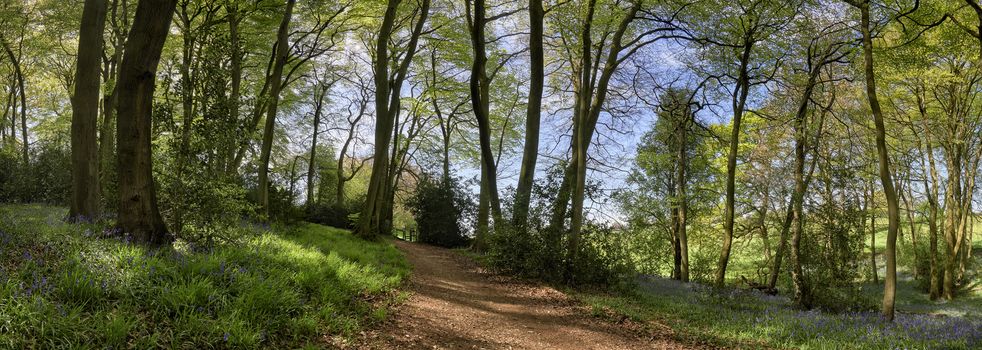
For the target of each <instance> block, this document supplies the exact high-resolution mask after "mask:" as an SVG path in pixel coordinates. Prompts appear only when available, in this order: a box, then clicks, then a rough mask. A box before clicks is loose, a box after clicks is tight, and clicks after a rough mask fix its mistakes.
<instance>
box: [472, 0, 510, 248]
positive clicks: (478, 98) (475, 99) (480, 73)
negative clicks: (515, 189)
mask: <svg viewBox="0 0 982 350" xmlns="http://www.w3.org/2000/svg"><path fill="white" fill-rule="evenodd" d="M465 4H466V6H467V8H468V11H467V21H468V22H469V24H470V29H471V46H472V48H473V50H474V61H473V65H472V66H471V77H470V92H471V106H472V108H473V110H474V117H475V119H476V120H477V131H478V139H479V141H480V149H481V197H482V198H487V202H488V205H489V206H490V209H491V216H492V219H493V220H494V225H495V226H496V227H500V226H501V224H502V222H501V220H502V219H501V199H500V197H499V194H498V171H497V165H496V164H495V158H494V153H493V151H492V149H491V121H490V118H491V116H490V113H491V112H490V109H491V101H490V96H491V94H490V92H489V91H488V90H489V89H490V87H491V80H490V79H489V77H488V74H487V71H486V69H487V63H488V54H487V50H486V45H487V42H486V41H485V39H484V35H485V33H484V31H485V25H486V24H487V18H486V17H487V13H486V9H485V4H484V0H473V2H472V0H465ZM471 7H473V12H472V11H471ZM482 201H483V199H482ZM479 220H480V221H482V223H480V224H482V225H483V222H484V221H485V220H484V219H483V218H479ZM481 231H486V228H481V229H479V232H478V235H479V236H483V235H486V232H481ZM483 238H484V237H478V239H477V241H478V243H482V242H484V239H483ZM476 247H477V248H478V250H481V249H482V248H481V247H482V244H477V245H476Z"/></svg>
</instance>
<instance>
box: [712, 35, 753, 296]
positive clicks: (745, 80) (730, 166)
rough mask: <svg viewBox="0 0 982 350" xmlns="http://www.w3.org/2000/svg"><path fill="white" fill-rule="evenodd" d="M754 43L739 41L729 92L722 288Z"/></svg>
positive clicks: (719, 269)
mask: <svg viewBox="0 0 982 350" xmlns="http://www.w3.org/2000/svg"><path fill="white" fill-rule="evenodd" d="M753 47H754V42H753V41H752V40H745V41H744V43H743V53H742V54H741V56H740V74H739V77H738V78H737V87H736V90H734V92H733V130H732V132H731V133H730V150H729V154H728V155H727V157H726V202H725V204H724V213H723V248H722V250H721V251H720V256H719V263H718V264H717V269H716V282H715V284H716V286H717V287H722V286H723V284H725V283H726V265H727V264H729V262H730V249H731V247H732V246H733V219H734V216H735V215H736V212H735V205H736V165H737V164H736V163H737V152H738V151H739V148H740V122H741V121H742V120H743V111H744V108H745V107H746V105H747V95H748V93H749V90H750V77H749V74H748V69H749V68H748V67H749V65H750V53H751V52H752V51H753Z"/></svg>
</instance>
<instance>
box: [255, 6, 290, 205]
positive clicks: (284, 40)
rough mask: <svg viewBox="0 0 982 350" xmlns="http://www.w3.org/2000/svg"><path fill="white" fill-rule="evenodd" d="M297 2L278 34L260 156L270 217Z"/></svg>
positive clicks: (264, 199)
mask: <svg viewBox="0 0 982 350" xmlns="http://www.w3.org/2000/svg"><path fill="white" fill-rule="evenodd" d="M296 3H297V0H287V2H286V10H285V12H284V13H283V21H282V22H280V29H279V31H277V34H276V62H275V63H273V74H272V77H271V78H270V79H271V82H270V88H269V105H268V106H267V107H268V108H269V109H268V110H267V112H266V127H265V128H264V129H263V144H262V148H261V150H260V156H259V188H257V192H258V195H259V207H260V208H261V209H260V210H261V212H262V213H263V214H264V215H269V158H270V154H271V153H272V150H273V133H274V132H275V129H276V111H277V108H278V107H279V102H280V88H281V87H282V85H283V68H284V67H286V60H287V59H288V58H289V55H290V42H289V36H290V20H291V18H292V16H293V6H294V5H296Z"/></svg>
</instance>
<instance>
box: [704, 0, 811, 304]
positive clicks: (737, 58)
mask: <svg viewBox="0 0 982 350" xmlns="http://www.w3.org/2000/svg"><path fill="white" fill-rule="evenodd" d="M799 7H800V3H799V2H797V1H791V2H773V1H766V0H747V1H738V2H736V3H733V4H730V5H729V6H728V8H727V10H724V11H721V12H715V10H708V9H707V11H709V12H712V13H719V14H720V16H722V18H720V17H716V16H713V15H710V16H707V17H704V18H702V19H701V20H702V21H700V22H697V23H700V24H701V25H702V27H700V28H696V29H690V31H691V32H693V34H692V36H694V37H695V38H696V42H697V43H701V44H704V45H709V47H717V48H723V49H731V50H733V51H732V57H731V56H729V55H725V56H723V57H720V58H713V57H709V58H710V59H711V60H718V61H719V62H720V63H721V64H722V66H723V67H724V68H723V71H722V72H719V73H715V75H716V76H718V77H720V79H721V80H722V79H723V78H724V77H731V80H732V84H733V86H732V88H730V89H729V90H728V95H729V96H728V98H729V99H730V101H729V102H730V108H731V109H732V112H733V128H732V130H731V131H730V138H729V151H728V153H727V161H726V164H727V165H726V194H725V197H724V201H725V202H724V207H723V208H724V213H723V244H722V248H721V251H720V257H719V263H718V264H717V269H716V280H715V284H716V285H717V286H723V284H724V283H725V280H726V267H727V265H728V264H729V261H730V251H731V248H732V245H733V230H734V217H735V216H736V207H735V205H736V166H737V152H738V151H739V149H738V146H739V144H740V133H741V122H742V119H743V117H744V114H745V113H746V111H747V98H748V97H749V95H750V90H751V89H753V88H755V87H757V86H760V85H763V84H766V83H767V82H768V81H770V80H771V78H772V77H773V74H774V72H776V70H777V65H774V64H762V63H759V62H767V61H774V60H775V58H778V59H777V61H778V62H780V61H781V60H780V58H779V57H780V56H777V55H774V56H776V57H773V56H772V57H767V56H766V55H765V54H764V52H766V51H767V50H768V49H769V48H768V47H767V45H766V44H767V42H768V41H769V40H772V38H773V36H774V35H776V34H777V33H779V32H781V31H782V30H784V28H785V27H786V26H787V25H788V24H789V23H790V22H791V20H792V19H793V18H794V17H796V16H797V14H798V10H799ZM713 23H718V24H719V25H721V26H723V27H724V29H722V30H718V31H717V30H716V24H713ZM720 36H722V37H720ZM762 51H763V52H762Z"/></svg>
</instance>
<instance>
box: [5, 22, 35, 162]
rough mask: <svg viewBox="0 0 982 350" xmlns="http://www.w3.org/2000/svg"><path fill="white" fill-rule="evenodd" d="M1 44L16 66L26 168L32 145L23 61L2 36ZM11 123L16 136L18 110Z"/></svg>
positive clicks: (22, 152)
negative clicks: (29, 141)
mask: <svg viewBox="0 0 982 350" xmlns="http://www.w3.org/2000/svg"><path fill="white" fill-rule="evenodd" d="M0 44H2V45H3V50H4V51H6V53H7V58H9V59H10V64H12V65H13V66H14V78H15V81H16V83H17V90H18V91H19V92H18V93H17V94H16V95H14V96H15V97H16V96H18V95H19V96H20V123H21V124H20V126H21V132H20V136H21V142H22V145H21V146H22V148H21V158H22V159H21V160H22V161H23V162H24V165H25V166H26V165H27V164H30V161H31V158H30V152H29V150H30V144H29V143H28V138H27V90H26V89H25V88H24V71H23V70H22V68H21V61H20V58H19V57H18V56H20V55H19V54H14V51H13V50H12V49H11V48H10V43H8V42H7V41H6V40H4V39H3V37H2V36H0ZM11 121H12V123H11V132H10V135H11V136H13V135H14V132H13V131H14V130H16V126H15V125H16V124H17V112H16V110H15V111H14V114H13V118H11Z"/></svg>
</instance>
